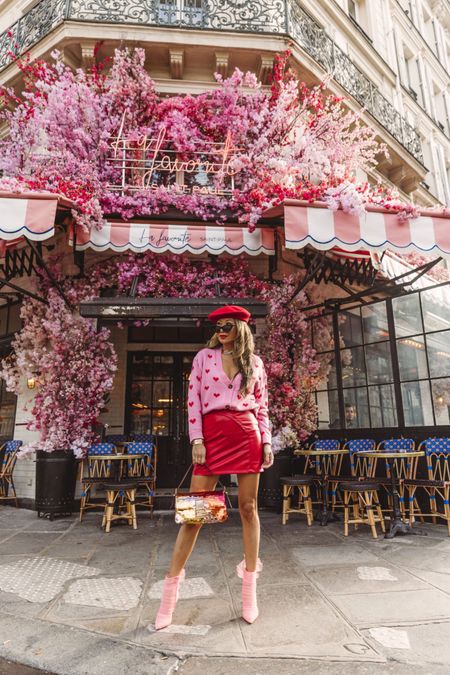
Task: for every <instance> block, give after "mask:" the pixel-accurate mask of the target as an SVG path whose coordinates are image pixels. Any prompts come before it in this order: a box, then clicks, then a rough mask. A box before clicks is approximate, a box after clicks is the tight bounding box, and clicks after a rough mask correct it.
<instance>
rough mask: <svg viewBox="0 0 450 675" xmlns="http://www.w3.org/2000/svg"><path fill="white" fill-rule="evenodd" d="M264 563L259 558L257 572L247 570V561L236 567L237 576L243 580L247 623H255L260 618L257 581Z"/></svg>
mask: <svg viewBox="0 0 450 675" xmlns="http://www.w3.org/2000/svg"><path fill="white" fill-rule="evenodd" d="M262 567H263V565H262V562H261V560H259V558H258V562H257V563H256V570H255V571H254V572H249V571H248V570H247V569H246V568H245V560H243V561H242V562H241V563H239V565H238V566H237V567H236V571H237V575H238V577H240V578H241V579H242V618H243V619H244V620H245V621H246V622H247V623H253V622H254V621H255V620H256V619H257V618H258V614H259V612H258V604H257V601H256V580H257V578H258V576H259V573H260V572H261V570H262Z"/></svg>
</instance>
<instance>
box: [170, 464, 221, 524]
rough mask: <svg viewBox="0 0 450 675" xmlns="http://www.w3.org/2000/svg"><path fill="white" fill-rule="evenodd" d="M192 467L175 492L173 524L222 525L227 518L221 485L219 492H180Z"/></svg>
mask: <svg viewBox="0 0 450 675" xmlns="http://www.w3.org/2000/svg"><path fill="white" fill-rule="evenodd" d="M192 467H193V464H191V466H190V467H189V468H188V470H187V471H186V473H185V474H184V476H183V478H182V479H181V483H180V484H179V486H178V487H177V489H176V490H175V522H176V523H178V524H179V525H184V524H187V525H206V524H208V525H211V524H212V523H224V522H225V521H226V520H227V518H228V513H227V504H226V498H227V497H228V495H227V492H226V490H225V487H224V486H223V485H222V487H221V488H220V489H219V490H209V491H204V492H180V488H181V486H182V484H183V483H184V481H185V479H186V476H187V475H188V473H189V471H190V470H191V469H192ZM228 501H229V499H228Z"/></svg>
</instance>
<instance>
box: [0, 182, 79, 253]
mask: <svg viewBox="0 0 450 675" xmlns="http://www.w3.org/2000/svg"><path fill="white" fill-rule="evenodd" d="M61 206H62V207H65V208H76V205H75V204H74V203H73V202H71V201H70V200H68V199H65V198H63V197H61V196H60V195H57V194H52V193H50V192H23V193H18V192H1V191H0V240H1V241H4V242H16V241H18V240H19V239H20V238H21V237H27V238H28V239H31V240H33V241H44V240H45V239H49V238H50V237H52V236H53V235H54V233H55V217H56V211H57V208H58V207H61Z"/></svg>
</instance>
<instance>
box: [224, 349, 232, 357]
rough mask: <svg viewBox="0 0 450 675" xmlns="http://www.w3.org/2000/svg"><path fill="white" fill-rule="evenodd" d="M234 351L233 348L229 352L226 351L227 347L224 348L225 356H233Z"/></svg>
mask: <svg viewBox="0 0 450 675" xmlns="http://www.w3.org/2000/svg"><path fill="white" fill-rule="evenodd" d="M232 353H233V350H232V349H231V350H230V351H228V352H226V351H225V349H222V354H225V356H231V354H232Z"/></svg>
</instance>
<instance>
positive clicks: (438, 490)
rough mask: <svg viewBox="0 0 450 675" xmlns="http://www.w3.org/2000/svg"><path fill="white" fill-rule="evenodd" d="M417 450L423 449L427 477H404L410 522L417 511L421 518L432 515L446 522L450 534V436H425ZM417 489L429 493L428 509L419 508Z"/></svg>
mask: <svg viewBox="0 0 450 675" xmlns="http://www.w3.org/2000/svg"><path fill="white" fill-rule="evenodd" d="M419 450H424V451H425V458H426V462H427V474H428V478H416V477H414V478H410V479H408V478H407V479H406V480H405V481H404V483H405V487H406V489H407V491H408V501H409V522H410V524H411V525H412V524H413V523H414V520H415V518H416V515H418V516H419V517H421V518H422V519H423V517H424V516H431V519H432V522H433V523H436V522H437V518H441V519H443V520H445V521H446V522H447V532H448V536H449V537H450V504H449V498H450V497H449V493H450V438H445V437H443V438H439V437H432V438H427V439H426V440H425V441H423V442H422V443H421V444H420V445H419ZM418 489H421V490H424V492H425V494H426V495H427V496H428V499H429V504H430V510H429V512H428V513H424V512H423V510H422V509H420V508H419V505H418V502H417V499H416V493H417V490H418Z"/></svg>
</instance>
